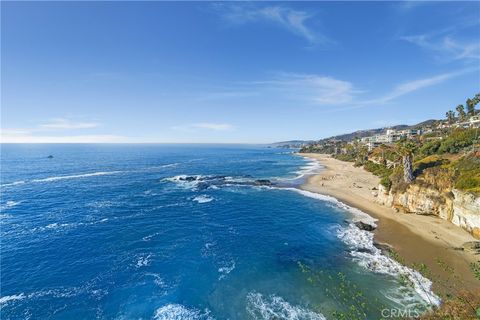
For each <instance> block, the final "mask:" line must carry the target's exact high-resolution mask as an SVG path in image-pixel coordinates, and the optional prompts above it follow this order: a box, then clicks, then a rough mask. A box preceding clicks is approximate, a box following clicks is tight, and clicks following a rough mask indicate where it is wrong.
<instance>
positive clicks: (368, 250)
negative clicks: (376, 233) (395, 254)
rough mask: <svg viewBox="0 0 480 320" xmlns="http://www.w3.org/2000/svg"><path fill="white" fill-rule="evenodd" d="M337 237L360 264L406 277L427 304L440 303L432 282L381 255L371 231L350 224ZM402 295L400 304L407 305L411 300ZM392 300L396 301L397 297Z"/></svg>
mask: <svg viewBox="0 0 480 320" xmlns="http://www.w3.org/2000/svg"><path fill="white" fill-rule="evenodd" d="M338 237H339V238H340V239H341V240H342V241H343V242H345V243H346V244H347V245H348V246H349V247H350V248H351V249H352V251H350V255H351V256H352V257H353V259H354V260H355V261H356V262H357V263H358V264H359V265H360V266H362V267H364V268H365V269H367V270H370V271H373V272H376V273H382V274H388V275H391V276H394V277H395V278H399V277H404V278H405V277H406V278H407V279H408V280H409V282H410V283H411V284H412V287H413V290H414V291H415V292H416V293H417V294H418V296H420V297H421V298H422V299H423V300H424V301H425V302H426V303H427V304H429V305H435V306H438V305H439V304H440V298H439V297H438V296H437V295H435V293H433V292H432V290H431V288H432V282H431V281H430V280H429V279H427V278H425V277H423V276H422V275H421V274H420V273H419V272H417V271H415V270H412V269H410V268H408V267H406V266H403V265H402V264H400V263H399V262H397V261H395V260H394V259H392V258H390V257H387V256H385V255H383V254H382V252H381V250H380V249H378V248H377V247H375V245H374V244H373V233H371V232H368V231H365V230H360V229H359V228H357V227H356V226H355V225H354V224H350V225H349V226H348V227H347V228H340V229H339V230H338ZM404 289H405V288H404ZM407 289H408V288H407ZM403 296H405V298H407V300H405V301H402V304H404V305H405V304H407V305H408V304H410V303H411V302H412V301H411V299H408V297H407V295H403ZM387 297H388V296H387ZM392 300H394V301H396V302H398V298H395V299H392Z"/></svg>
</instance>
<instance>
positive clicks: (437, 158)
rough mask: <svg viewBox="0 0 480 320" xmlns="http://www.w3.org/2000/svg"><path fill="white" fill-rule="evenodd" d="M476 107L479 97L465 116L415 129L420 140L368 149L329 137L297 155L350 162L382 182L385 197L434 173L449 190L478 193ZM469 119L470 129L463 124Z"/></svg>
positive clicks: (479, 154) (469, 103)
mask: <svg viewBox="0 0 480 320" xmlns="http://www.w3.org/2000/svg"><path fill="white" fill-rule="evenodd" d="M479 101H480V94H476V95H475V96H474V97H473V98H472V99H470V98H469V99H467V102H466V105H467V111H465V108H464V107H463V105H458V106H457V107H456V111H457V113H455V112H454V111H452V110H450V111H448V112H447V113H446V118H447V119H446V121H441V120H439V121H433V122H432V121H427V122H425V123H426V124H425V125H422V124H419V125H417V126H415V127H416V128H420V130H421V132H422V133H421V134H415V135H408V134H406V135H404V136H401V137H400V138H399V139H398V140H397V141H395V142H392V143H381V144H378V145H373V146H372V145H368V144H366V143H362V140H360V138H358V137H354V138H352V140H350V141H349V140H342V139H337V138H336V137H333V138H329V139H324V140H320V141H319V142H317V143H312V144H309V145H307V146H304V147H303V148H301V150H300V152H314V153H326V154H331V155H332V156H333V157H334V158H336V159H338V160H342V161H350V162H354V163H355V165H356V166H362V167H363V168H364V169H365V170H367V171H369V172H372V173H373V174H375V175H377V176H378V177H380V184H381V185H382V186H384V187H385V188H386V189H387V191H388V190H390V189H392V188H396V189H404V187H405V184H407V185H408V184H410V183H413V182H414V181H415V180H416V179H417V178H418V177H421V176H422V175H425V174H428V173H435V174H436V175H437V177H438V178H440V179H441V178H442V177H444V178H445V177H447V178H448V179H450V182H451V184H452V187H455V188H457V189H459V190H462V191H468V192H473V193H480V159H479V157H480V141H479V139H480V128H479V127H480V124H479V123H478V122H474V121H473V120H475V121H476V118H475V117H479V116H478V114H479V112H478V111H477V110H476V109H475V107H476V105H477V104H478V103H479ZM469 119H470V120H472V121H471V123H473V125H471V126H467V125H466V124H465V123H464V122H465V121H467V120H469ZM478 121H479V122H480V120H478ZM399 168H401V169H399ZM400 178H401V179H400Z"/></svg>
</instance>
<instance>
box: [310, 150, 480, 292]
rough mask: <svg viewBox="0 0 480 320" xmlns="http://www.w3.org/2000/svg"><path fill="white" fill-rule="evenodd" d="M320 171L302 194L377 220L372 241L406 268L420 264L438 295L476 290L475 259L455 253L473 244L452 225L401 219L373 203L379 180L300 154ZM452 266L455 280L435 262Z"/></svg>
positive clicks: (359, 170)
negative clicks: (321, 196)
mask: <svg viewBox="0 0 480 320" xmlns="http://www.w3.org/2000/svg"><path fill="white" fill-rule="evenodd" d="M302 156H305V157H308V158H311V159H315V160H317V161H319V162H320V164H322V165H323V166H324V169H323V170H322V171H321V172H320V173H319V174H315V175H314V176H311V177H309V178H308V179H307V181H306V183H305V184H304V185H303V186H302V187H301V188H302V189H304V190H307V191H311V192H316V193H320V194H324V195H329V196H333V197H335V198H337V199H338V200H340V201H342V202H344V203H345V204H348V205H350V206H352V207H356V208H358V209H360V210H362V211H364V212H365V213H368V214H369V215H371V216H372V217H374V218H376V219H378V222H377V225H378V227H377V229H376V230H375V231H374V233H375V239H376V242H378V243H380V244H387V245H389V246H390V247H391V248H392V249H393V250H394V251H395V252H396V253H397V254H398V256H399V257H401V259H402V260H403V261H404V263H405V264H406V265H412V264H413V263H416V264H420V263H424V264H426V265H427V267H428V269H429V271H430V273H431V275H430V276H429V278H430V279H431V280H432V281H433V283H434V290H435V291H438V292H445V291H449V292H452V291H454V290H455V288H459V289H462V288H469V289H473V288H478V287H479V285H478V281H477V280H475V278H474V277H473V273H472V272H471V270H470V263H471V262H474V261H479V260H480V257H479V256H478V255H477V256H476V255H474V254H473V253H471V252H466V251H459V250H455V249H454V248H456V247H460V246H461V245H462V244H463V243H465V242H467V241H475V240H476V239H475V238H474V237H473V236H471V235H470V234H469V233H468V232H466V231H464V230H463V229H461V228H459V227H457V226H455V225H453V224H452V223H450V222H448V221H445V220H442V219H440V218H437V217H434V216H424V215H415V214H405V213H399V212H395V210H394V209H392V208H388V207H386V206H383V205H380V204H378V203H376V202H375V196H374V193H375V192H374V190H372V189H373V188H374V187H375V188H376V187H378V183H379V178H378V177H376V176H374V175H373V174H371V173H369V172H367V171H365V170H364V169H362V168H359V167H358V168H357V167H354V166H353V164H352V163H350V162H344V161H340V160H337V159H334V158H332V157H330V156H329V155H324V154H302ZM439 260H440V261H443V262H445V264H446V265H448V266H450V267H452V268H453V269H454V271H455V274H456V276H455V277H452V275H451V273H450V272H448V271H445V268H444V267H442V266H441V263H439V262H438V261H439Z"/></svg>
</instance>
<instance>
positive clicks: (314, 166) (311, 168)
mask: <svg viewBox="0 0 480 320" xmlns="http://www.w3.org/2000/svg"><path fill="white" fill-rule="evenodd" d="M304 159H306V160H308V163H307V164H306V165H304V166H302V167H300V170H298V171H295V173H296V174H298V177H296V179H298V178H303V177H304V176H306V175H311V174H314V173H317V172H318V171H320V169H322V168H323V165H322V164H321V163H320V162H319V161H318V160H316V159H311V158H306V157H304Z"/></svg>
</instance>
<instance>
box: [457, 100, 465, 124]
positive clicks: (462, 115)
mask: <svg viewBox="0 0 480 320" xmlns="http://www.w3.org/2000/svg"><path fill="white" fill-rule="evenodd" d="M455 109H456V110H457V113H458V118H459V120H460V121H465V118H466V117H467V114H466V113H465V107H464V106H463V104H459V105H458V106H457V107H456V108H455Z"/></svg>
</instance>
